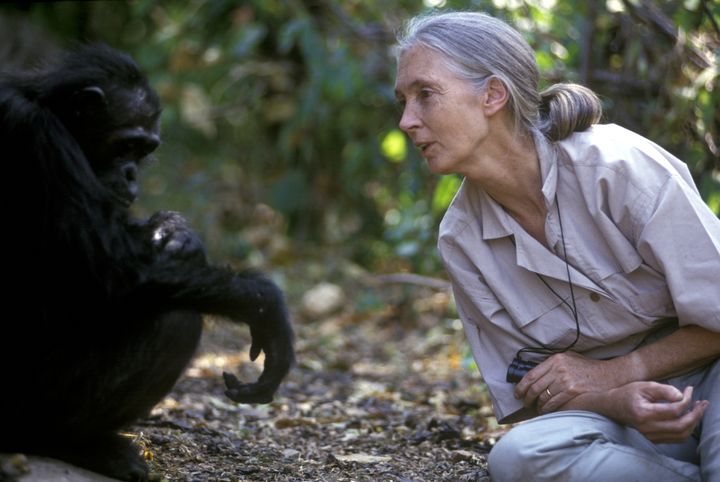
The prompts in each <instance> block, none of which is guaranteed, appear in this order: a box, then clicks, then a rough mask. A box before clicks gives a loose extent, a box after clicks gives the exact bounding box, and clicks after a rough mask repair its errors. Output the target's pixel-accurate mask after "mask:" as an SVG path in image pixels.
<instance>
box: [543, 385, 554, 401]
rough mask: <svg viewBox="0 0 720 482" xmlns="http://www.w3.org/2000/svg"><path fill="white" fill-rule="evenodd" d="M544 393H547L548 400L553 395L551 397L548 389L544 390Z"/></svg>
mask: <svg viewBox="0 0 720 482" xmlns="http://www.w3.org/2000/svg"><path fill="white" fill-rule="evenodd" d="M545 393H547V396H548V398H552V396H553V395H552V393H550V387H547V388H546V389H545Z"/></svg>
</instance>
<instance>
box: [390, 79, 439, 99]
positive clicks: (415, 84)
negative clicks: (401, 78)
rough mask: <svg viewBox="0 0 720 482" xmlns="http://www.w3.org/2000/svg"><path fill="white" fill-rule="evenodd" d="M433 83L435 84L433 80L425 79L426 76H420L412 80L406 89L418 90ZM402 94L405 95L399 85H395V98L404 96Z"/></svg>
mask: <svg viewBox="0 0 720 482" xmlns="http://www.w3.org/2000/svg"><path fill="white" fill-rule="evenodd" d="M432 85H434V83H433V82H432V81H430V80H428V79H425V78H419V79H415V80H413V81H412V82H410V84H408V86H407V87H406V88H405V89H404V90H405V91H411V90H416V89H418V88H419V87H426V86H432ZM402 95H403V94H402V91H401V90H400V88H399V87H397V86H396V87H395V98H399V97H402Z"/></svg>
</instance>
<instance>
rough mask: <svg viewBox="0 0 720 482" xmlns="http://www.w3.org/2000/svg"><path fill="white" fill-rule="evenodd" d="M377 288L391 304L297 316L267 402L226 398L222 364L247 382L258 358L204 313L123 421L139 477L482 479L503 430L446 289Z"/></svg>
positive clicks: (244, 335) (234, 332)
mask: <svg viewBox="0 0 720 482" xmlns="http://www.w3.org/2000/svg"><path fill="white" fill-rule="evenodd" d="M381 291H383V297H384V300H383V301H388V300H390V301H391V302H390V303H385V302H382V303H379V304H375V305H373V307H372V308H370V309H365V310H360V309H357V306H358V303H353V304H352V305H353V307H352V308H345V309H340V311H338V312H336V313H334V314H332V315H330V316H324V317H323V318H321V319H309V317H308V316H303V315H302V314H295V315H294V317H293V318H294V325H295V329H296V331H297V344H296V348H297V358H298V363H297V366H296V367H295V368H294V369H293V371H292V372H291V374H290V375H289V376H288V378H287V379H286V381H285V382H284V384H283V386H282V387H281V389H280V390H279V392H278V394H277V395H276V397H275V400H274V401H273V402H272V403H271V404H267V405H238V404H235V403H234V402H232V401H230V400H229V399H227V398H226V397H225V395H224V393H223V384H222V376H221V374H222V372H223V371H224V370H225V371H233V372H234V373H236V374H238V376H239V377H240V378H241V379H244V380H252V379H254V378H255V377H256V376H257V374H258V373H259V369H260V367H261V365H260V364H259V363H261V362H262V357H261V359H260V360H259V361H258V362H259V363H258V362H255V363H252V362H249V361H248V355H247V353H248V349H249V334H248V331H247V329H246V328H245V327H243V326H239V325H234V324H231V323H229V322H227V321H224V320H217V319H207V320H206V330H205V333H204V336H203V341H202V345H201V348H200V350H199V352H198V354H197V356H196V357H195V359H194V361H193V364H192V366H190V367H189V368H188V370H187V372H186V374H185V375H184V376H183V378H182V379H181V380H180V381H179V382H178V384H177V385H176V387H175V389H174V390H173V392H172V393H170V394H169V395H168V397H167V398H166V399H165V400H164V401H163V402H162V403H161V404H160V405H159V406H157V407H156V408H155V410H154V411H153V412H152V414H151V415H150V417H148V418H147V419H144V420H141V421H139V422H138V423H137V424H135V425H134V426H132V427H129V429H128V430H127V436H129V437H132V438H133V439H135V441H136V442H137V443H138V445H139V446H140V447H142V449H143V451H144V455H145V458H146V460H147V461H148V463H149V465H150V468H151V480H154V481H396V482H411V481H455V482H461V481H487V480H489V479H488V476H487V470H486V462H485V460H486V454H487V453H488V451H489V449H490V448H491V446H492V445H493V444H494V442H495V441H496V439H497V438H498V437H499V436H501V435H502V430H501V428H499V427H498V426H497V424H496V422H495V419H494V417H493V416H492V415H491V410H490V404H489V400H488V396H487V394H486V392H485V389H484V387H483V384H482V381H481V379H480V377H479V375H478V373H477V369H476V368H475V367H474V366H472V362H471V359H470V357H469V356H468V352H467V343H466V341H465V338H464V335H463V333H462V329H461V326H460V322H459V321H457V320H455V319H453V318H452V317H451V316H448V303H449V297H448V295H447V293H446V292H443V291H442V290H430V289H411V290H408V289H407V288H395V287H389V288H382V290H381ZM397 293H400V295H397ZM349 305H350V304H348V306H349ZM28 480H29V479H28ZM68 480H72V478H70V479H68Z"/></svg>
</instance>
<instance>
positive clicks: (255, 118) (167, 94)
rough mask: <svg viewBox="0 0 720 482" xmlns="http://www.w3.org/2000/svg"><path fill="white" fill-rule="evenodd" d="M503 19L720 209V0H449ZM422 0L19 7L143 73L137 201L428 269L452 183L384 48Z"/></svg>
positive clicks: (228, 235) (240, 249)
mask: <svg viewBox="0 0 720 482" xmlns="http://www.w3.org/2000/svg"><path fill="white" fill-rule="evenodd" d="M444 4H445V7H447V8H454V9H470V10H484V11H487V12H489V13H491V14H493V15H497V16H499V17H501V18H504V19H506V20H508V21H510V22H512V23H513V24H514V25H515V26H516V27H517V28H518V29H519V30H521V31H522V33H523V34H524V35H525V36H526V38H527V39H528V40H529V41H530V42H531V44H532V46H533V48H535V50H536V52H537V55H536V57H537V61H538V64H539V65H540V67H541V70H542V71H543V75H544V77H545V80H544V84H550V83H553V82H557V81H578V82H581V83H584V84H587V85H589V86H590V87H592V88H593V89H595V90H596V91H597V92H599V93H600V95H601V96H602V98H603V101H604V103H605V108H606V116H605V117H606V120H607V121H610V122H617V123H619V124H622V125H625V126H626V127H628V128H631V129H633V130H636V131H638V132H640V133H642V134H644V135H647V136H648V137H650V138H652V139H654V140H656V141H657V142H658V143H659V144H661V145H663V146H664V147H665V148H667V149H668V150H669V151H671V152H673V153H675V154H676V155H678V157H680V158H682V159H683V160H685V161H686V162H687V163H688V166H689V167H690V168H691V170H692V172H693V174H694V176H695V177H696V179H697V181H698V186H699V187H700V189H701V192H702V194H703V195H704V196H705V199H706V200H707V201H708V203H709V205H710V206H711V207H712V208H713V209H714V210H715V212H717V213H720V182H719V181H718V176H719V175H718V170H719V169H720V166H719V164H718V162H719V161H718V160H719V158H720V153H719V151H718V149H720V147H719V146H718V139H720V114H719V113H718V112H719V111H718V108H717V106H718V105H720V86H719V85H718V83H719V82H718V78H719V77H720V72H719V69H718V62H719V61H720V58H719V56H720V40H719V38H720V32H719V31H718V23H719V21H718V19H719V18H720V6H718V5H717V4H716V3H714V2H707V1H704V0H688V1H670V2H662V4H661V5H660V6H661V8H658V7H651V5H650V3H649V2H634V1H630V0H608V1H607V2H574V1H571V0H492V1H490V0H465V1H460V0H448V1H446V2H444ZM424 8H425V6H424V5H423V3H422V2H420V1H419V0H396V1H393V2H384V1H383V2H381V1H379V0H372V1H359V0H350V1H344V0H322V1H317V2H303V1H300V0H249V1H246V2H242V3H239V2H236V1H234V0H192V1H188V2H157V1H151V0H140V1H135V2H89V3H86V2H58V3H41V4H36V5H32V6H31V7H29V8H28V9H27V10H26V11H25V13H24V15H26V16H27V17H28V18H30V19H31V21H33V22H34V23H36V24H38V25H44V26H45V27H46V28H48V29H50V30H52V31H53V32H55V34H56V35H58V36H60V37H61V38H63V39H72V38H81V37H84V38H88V39H96V40H102V41H105V42H107V43H110V44H111V45H114V46H117V47H119V48H122V49H125V50H127V51H129V52H131V53H132V54H133V55H134V56H135V57H136V58H137V59H138V61H139V62H140V64H142V66H143V67H144V69H145V70H146V71H148V73H149V76H150V78H151V80H152V82H153V84H154V85H155V86H156V88H157V89H158V91H159V93H160V95H161V97H162V100H163V103H164V106H165V111H164V115H163V131H164V146H163V147H162V149H161V150H160V152H159V154H158V157H159V161H160V162H159V163H158V164H157V165H156V166H152V167H151V168H150V169H149V170H148V172H147V176H146V179H145V183H146V187H145V198H144V199H143V203H144V207H145V209H146V210H147V211H150V210H153V209H156V208H158V207H160V206H162V207H164V208H168V207H169V208H174V209H179V210H182V211H184V212H186V213H188V214H189V215H190V216H191V217H192V221H193V222H194V224H195V225H196V226H198V227H199V228H200V229H201V230H203V231H204V234H205V237H206V238H208V239H209V241H210V247H211V251H215V252H216V254H217V255H218V256H245V255H247V254H248V253H249V252H250V251H251V250H250V251H249V250H248V246H247V243H246V242H245V241H243V239H244V236H243V233H242V230H243V226H244V225H245V221H247V220H248V219H249V217H250V214H249V213H251V212H252V209H251V207H252V206H254V205H256V204H257V203H266V204H268V205H270V206H272V207H273V208H274V209H275V210H277V211H279V212H281V213H282V214H283V217H284V219H285V220H286V221H287V223H286V225H285V227H284V228H282V230H285V231H286V234H288V235H289V236H291V237H292V238H293V241H294V242H295V243H297V244H300V243H302V242H303V241H306V242H308V243H312V244H314V245H318V244H319V245H321V246H325V245H328V244H330V245H334V246H336V247H338V246H339V247H342V248H343V249H344V250H346V252H347V254H348V255H349V256H351V257H354V258H355V259H356V260H358V261H360V262H362V263H364V264H366V265H368V266H370V267H372V268H374V269H378V270H394V269H400V270H413V271H419V272H426V273H431V274H433V273H438V272H439V263H438V260H437V256H436V254H435V249H434V246H435V240H436V231H437V224H438V222H439V220H440V218H441V216H442V214H443V212H444V210H445V209H446V207H447V206H448V204H449V202H450V201H451V200H452V197H453V195H454V193H455V191H456V190H457V188H458V187H459V184H460V179H458V178H456V177H453V176H448V177H443V178H436V177H433V176H431V175H429V173H428V171H427V169H426V167H425V164H424V161H423V160H422V159H421V158H420V156H419V155H418V152H417V151H416V150H415V149H411V148H409V144H408V143H407V141H406V140H405V138H404V137H403V134H401V133H400V131H399V130H398V129H397V121H398V119H399V115H398V112H397V108H396V106H395V105H394V104H395V101H394V96H393V92H392V87H393V82H394V70H395V61H394V58H393V55H392V51H391V46H392V43H393V40H394V32H395V31H396V30H397V29H398V28H399V27H400V25H401V24H402V21H403V20H405V19H407V18H409V17H410V16H412V15H415V14H417V13H419V12H421V11H422V10H423V9H424Z"/></svg>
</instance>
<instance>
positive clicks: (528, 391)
mask: <svg viewBox="0 0 720 482" xmlns="http://www.w3.org/2000/svg"><path fill="white" fill-rule="evenodd" d="M626 375H627V373H626V371H624V370H618V369H617V367H616V366H615V363H614V362H613V361H612V360H608V361H603V360H594V359H592V358H587V357H584V356H582V355H579V354H577V353H574V352H565V353H558V354H556V355H553V356H551V357H550V358H548V359H547V360H545V361H543V362H542V363H540V364H539V365H538V366H536V367H535V368H533V369H532V370H530V371H529V372H528V373H527V374H526V375H525V376H524V377H523V379H522V380H520V382H519V383H518V384H517V386H516V387H515V398H518V399H522V400H523V404H524V405H525V406H526V407H531V406H533V404H535V403H537V410H538V412H539V413H549V412H554V411H556V410H558V409H559V408H560V407H562V406H563V405H565V404H566V403H567V402H569V401H570V400H572V399H573V398H575V397H577V396H578V395H582V394H583V393H588V392H597V391H605V390H609V389H611V388H616V387H619V386H621V385H624V384H625V383H627V382H628V381H630V380H631V379H629V378H625V376H626Z"/></svg>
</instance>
